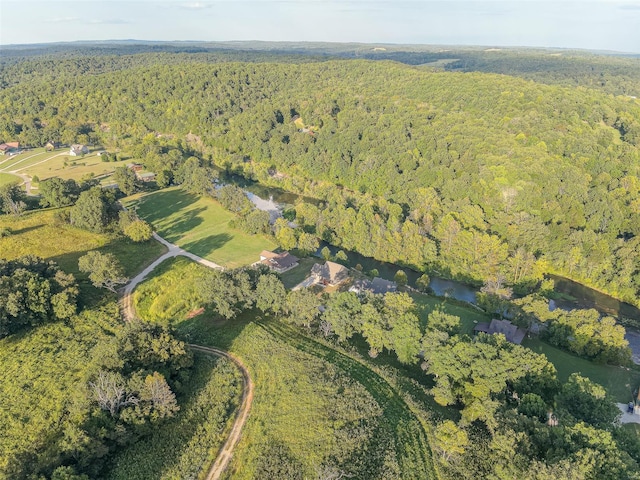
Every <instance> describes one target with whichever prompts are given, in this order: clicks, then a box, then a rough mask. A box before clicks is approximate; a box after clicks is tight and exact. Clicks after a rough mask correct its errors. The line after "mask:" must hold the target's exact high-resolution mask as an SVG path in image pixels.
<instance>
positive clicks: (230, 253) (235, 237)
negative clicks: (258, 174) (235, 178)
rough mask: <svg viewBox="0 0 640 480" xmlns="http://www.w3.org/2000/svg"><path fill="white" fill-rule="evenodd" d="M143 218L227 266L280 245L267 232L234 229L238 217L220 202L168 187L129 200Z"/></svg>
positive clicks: (193, 250) (173, 239)
mask: <svg viewBox="0 0 640 480" xmlns="http://www.w3.org/2000/svg"><path fill="white" fill-rule="evenodd" d="M126 203H127V206H128V207H133V208H136V210H137V212H138V214H139V215H140V217H142V218H144V219H145V220H146V221H148V222H150V223H151V224H152V225H153V227H154V229H155V230H156V231H157V232H158V234H159V235H160V236H161V237H163V238H164V239H166V240H167V241H169V242H171V243H174V244H176V245H178V246H179V247H182V248H184V249H185V250H186V251H188V252H191V253H194V254H196V255H198V256H200V257H203V258H206V259H207V260H211V261H212V262H215V263H217V264H220V265H222V266H224V267H227V268H236V267H239V266H243V265H250V264H252V263H254V262H257V261H258V260H259V258H260V257H259V255H260V252H261V251H262V250H265V249H266V250H271V249H274V248H276V246H277V245H276V243H275V242H274V241H273V240H271V239H270V238H268V237H266V236H263V235H249V234H246V233H244V232H242V231H240V230H238V229H235V228H232V227H231V226H230V225H229V222H230V221H231V220H233V219H234V218H235V216H234V215H233V214H232V213H231V212H228V211H227V210H225V209H224V208H223V207H222V206H221V205H220V204H219V203H218V202H216V201H215V200H213V199H212V198H208V197H198V196H197V195H191V194H189V193H186V192H184V191H182V190H180V189H179V188H178V187H173V188H168V189H164V190H160V191H158V192H154V193H151V194H147V195H136V196H133V197H130V198H129V199H128V200H127V202H126Z"/></svg>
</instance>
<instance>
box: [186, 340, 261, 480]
mask: <svg viewBox="0 0 640 480" xmlns="http://www.w3.org/2000/svg"><path fill="white" fill-rule="evenodd" d="M189 346H190V347H191V348H193V349H194V350H197V351H199V352H204V353H207V354H209V355H216V356H218V357H224V358H227V359H229V360H231V361H232V362H233V363H234V364H235V365H236V367H238V369H239V370H240V372H242V377H243V380H244V388H243V389H242V399H241V400H240V408H238V411H237V413H236V420H235V422H234V423H233V427H231V432H230V433H229V436H228V437H227V440H226V441H225V442H224V445H222V448H221V449H220V451H219V452H218V456H217V457H216V460H215V462H213V465H212V466H211V469H210V470H209V474H208V475H207V477H206V479H207V480H218V479H219V478H220V476H221V475H222V473H223V472H224V471H225V469H226V468H227V466H228V465H229V462H230V461H231V457H232V456H233V449H234V448H235V447H236V445H237V444H238V442H239V441H240V437H241V435H242V428H243V427H244V424H245V423H246V422H247V418H249V411H250V410H251V404H252V403H253V382H252V381H251V377H250V376H249V371H248V370H247V367H245V366H244V364H243V363H242V362H241V361H240V360H239V359H238V358H237V357H235V356H233V355H231V354H230V353H228V352H225V351H224V350H219V349H217V348H212V347H203V346H202V345H189Z"/></svg>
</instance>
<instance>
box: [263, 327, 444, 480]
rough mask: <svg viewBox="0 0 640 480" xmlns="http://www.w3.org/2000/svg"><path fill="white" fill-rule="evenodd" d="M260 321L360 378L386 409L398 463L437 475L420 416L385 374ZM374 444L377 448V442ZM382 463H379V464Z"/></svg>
mask: <svg viewBox="0 0 640 480" xmlns="http://www.w3.org/2000/svg"><path fill="white" fill-rule="evenodd" d="M256 323H257V324H258V325H260V326H261V327H262V328H264V329H265V330H266V331H267V332H269V333H270V334H271V335H273V336H274V337H276V338H278V339H279V340H281V341H283V342H285V343H288V344H289V345H291V346H293V347H294V348H296V349H298V350H300V351H303V352H305V353H308V354H310V355H313V356H315V357H318V358H321V359H323V360H325V361H327V362H329V363H331V364H333V365H335V366H337V367H338V368H340V369H341V370H343V371H345V372H346V373H348V374H349V375H350V376H351V377H352V378H354V379H355V380H356V381H358V382H359V383H360V384H361V385H362V386H363V387H364V388H366V389H367V391H368V392H369V393H370V394H371V396H372V397H373V398H374V399H375V400H376V402H377V403H378V404H379V405H380V406H381V407H382V408H383V410H384V415H383V418H384V420H383V421H384V422H386V425H383V427H384V429H385V430H387V432H388V433H390V434H392V435H393V436H394V438H395V447H396V449H397V455H398V463H399V464H400V466H401V468H402V470H403V471H405V472H412V473H413V474H415V475H416V478H425V479H427V478H437V476H436V473H435V470H434V466H433V462H432V459H431V455H430V454H429V452H430V446H429V442H428V441H427V436H426V433H425V432H424V429H423V427H422V424H421V423H420V420H419V419H418V418H417V417H416V416H415V415H414V413H413V412H412V411H411V409H410V408H409V406H408V405H407V404H406V402H405V401H404V400H403V399H402V398H401V397H400V395H398V393H397V392H396V391H395V389H394V388H393V387H392V386H391V385H390V384H389V383H388V382H387V381H386V380H385V379H384V378H382V377H381V376H380V375H378V374H377V373H376V372H374V371H373V370H371V369H370V368H368V367H367V366H366V365H364V364H362V363H360V362H359V361H356V360H354V359H352V358H350V357H349V356H347V355H345V354H343V353H341V352H339V351H337V350H334V349H332V348H330V347H328V346H326V345H323V344H321V343H319V342H316V341H315V340H313V339H311V338H308V337H306V336H304V335H302V334H300V333H299V332H298V331H297V330H296V329H294V328H292V327H289V326H286V325H284V324H282V323H279V322H276V321H257V322H256ZM383 435H384V433H383ZM374 443H375V442H374ZM371 447H372V448H375V445H373V444H372V445H371ZM382 467H383V465H379V468H382Z"/></svg>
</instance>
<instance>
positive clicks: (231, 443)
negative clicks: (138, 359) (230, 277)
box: [122, 233, 253, 480]
mask: <svg viewBox="0 0 640 480" xmlns="http://www.w3.org/2000/svg"><path fill="white" fill-rule="evenodd" d="M153 236H154V238H155V239H156V240H158V241H159V242H160V243H162V244H164V245H165V246H166V247H167V248H168V249H169V251H168V252H167V253H165V254H164V255H161V256H160V257H158V258H157V259H156V260H155V261H154V262H153V263H152V264H151V265H149V266H148V267H147V268H145V269H144V270H143V271H142V272H140V273H139V274H138V275H136V276H135V277H134V278H133V279H131V281H130V282H129V283H128V284H127V285H126V286H125V287H124V289H123V296H122V310H123V315H124V319H125V321H127V322H130V321H132V320H135V318H136V312H135V308H134V305H133V298H132V295H131V294H132V293H133V290H134V288H135V287H136V285H138V284H139V283H140V282H141V281H142V280H144V279H145V278H146V277H147V275H149V274H150V273H151V272H152V271H153V269H154V268H156V267H157V266H158V265H160V264H161V263H162V262H163V261H165V260H166V259H167V258H172V257H176V256H178V255H183V256H186V257H188V258H191V259H192V260H195V261H196V262H198V263H201V264H202V265H205V266H207V267H209V268H215V269H222V267H220V266H219V265H216V264H215V263H213V262H210V261H209V260H205V259H203V258H200V257H197V256H196V255H193V254H191V253H188V252H185V251H184V250H182V249H181V248H179V247H178V246H176V245H173V244H171V243H169V242H167V241H166V240H164V239H163V238H162V237H160V236H158V235H156V234H155V233H154V235H153ZM189 346H190V347H191V348H192V349H193V350H197V351H199V352H203V353H206V354H208V355H215V356H218V357H224V358H226V359H228V360H230V361H232V362H233V363H234V364H235V365H236V367H238V369H239V370H240V372H241V373H242V378H243V383H244V386H243V389H242V398H241V400H240V408H238V411H237V413H236V419H235V421H234V422H233V427H231V432H230V433H229V437H228V438H227V440H226V441H225V442H224V445H222V448H220V451H219V452H218V456H217V457H216V459H215V461H214V462H213V465H212V466H211V469H210V470H209V473H208V474H207V477H206V478H207V480H218V479H219V478H220V476H221V475H222V473H223V472H224V471H225V469H226V468H227V466H228V465H229V461H230V460H231V458H232V456H233V449H234V448H235V446H236V444H237V443H238V441H239V440H240V437H241V435H242V428H243V427H244V424H245V423H246V421H247V418H248V417H249V411H250V410H251V403H252V402H253V382H252V381H251V377H250V376H249V371H248V370H247V367H245V366H244V364H243V363H242V362H241V361H240V359H238V358H237V357H235V356H234V355H232V354H230V353H228V352H225V351H224V350H220V349H218V348H213V347H206V346H203V345H192V344H190V345H189Z"/></svg>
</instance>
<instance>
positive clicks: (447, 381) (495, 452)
mask: <svg viewBox="0 0 640 480" xmlns="http://www.w3.org/2000/svg"><path fill="white" fill-rule="evenodd" d="M422 352H423V360H424V362H423V369H424V370H425V372H426V373H427V374H428V375H429V376H430V377H431V379H432V381H433V382H434V384H433V387H432V389H431V394H432V395H433V396H434V399H435V401H436V402H438V403H439V404H441V405H457V406H459V407H461V408H462V410H461V420H460V421H459V422H458V423H457V424H456V423H455V422H453V421H450V420H448V421H444V422H442V423H440V424H439V425H438V426H437V427H436V429H435V435H434V437H435V438H434V446H435V449H436V451H437V452H438V453H439V455H440V459H441V461H442V463H443V468H444V469H445V471H446V472H447V473H448V474H449V475H450V476H451V477H453V478H477V477H478V476H480V477H499V478H528V479H529V478H530V479H540V480H542V479H545V478H593V479H596V478H635V475H636V473H637V469H638V465H639V463H640V441H639V440H638V438H637V437H635V436H634V435H633V434H632V433H629V432H628V431H626V430H625V429H623V428H622V427H620V426H619V425H617V424H616V418H617V417H618V415H619V410H618V408H617V407H616V406H615V404H614V403H613V401H612V399H611V398H610V397H609V396H608V395H607V393H606V392H605V390H604V389H603V388H602V387H601V386H599V385H597V384H595V383H593V382H592V381H590V380H589V379H587V378H585V377H582V376H580V375H578V374H573V375H572V376H571V377H570V378H569V380H568V381H567V382H566V383H565V384H564V385H561V383H560V382H559V381H558V379H557V376H556V370H555V368H554V367H553V365H551V364H550V363H549V361H548V360H547V359H546V358H545V357H544V356H543V355H539V354H536V353H534V352H532V351H531V350H529V349H527V348H524V347H521V346H519V345H513V344H511V343H509V342H507V341H506V340H505V338H504V337H503V336H502V335H491V336H490V335H485V334H479V335H478V336H477V337H476V338H474V339H470V338H468V337H466V336H465V335H461V334H460V324H459V318H457V317H454V316H452V315H447V314H445V313H444V312H441V311H438V310H436V311H433V312H431V313H430V314H429V319H428V324H427V330H426V333H425V334H424V336H423V338H422ZM550 419H551V420H552V421H551V422H549V420H550Z"/></svg>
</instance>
